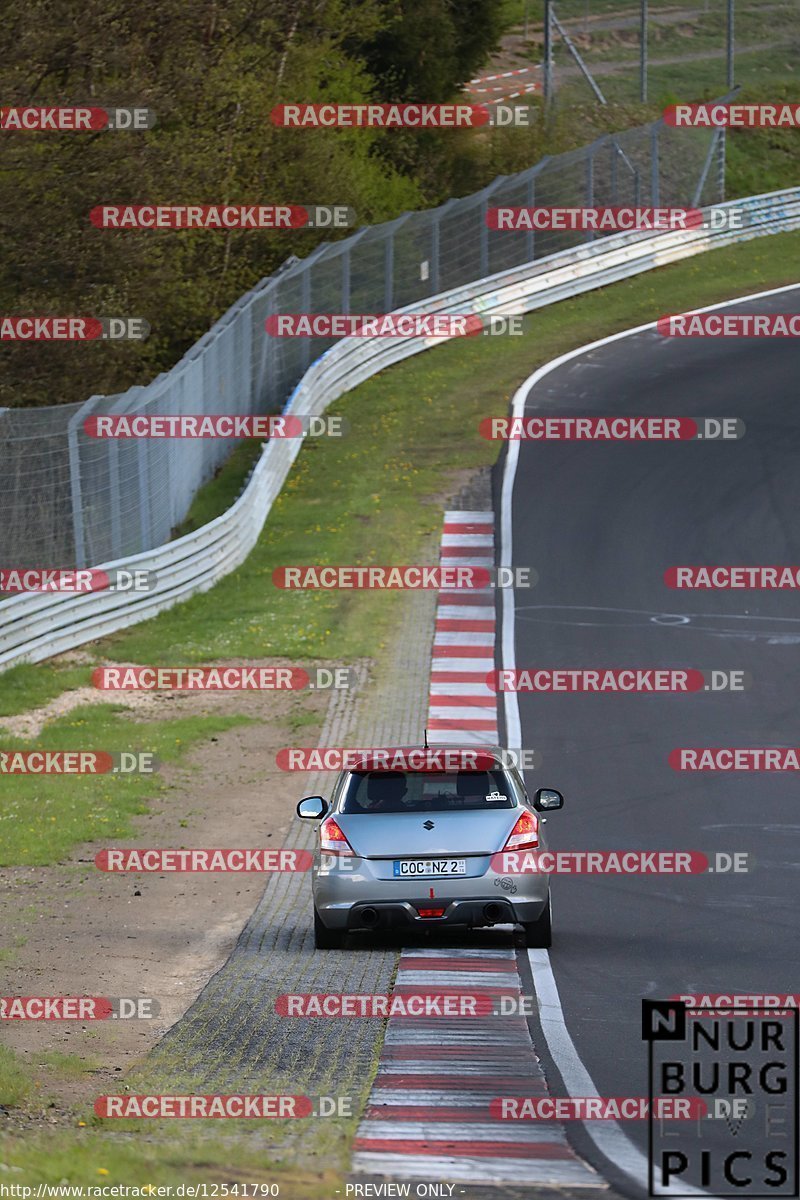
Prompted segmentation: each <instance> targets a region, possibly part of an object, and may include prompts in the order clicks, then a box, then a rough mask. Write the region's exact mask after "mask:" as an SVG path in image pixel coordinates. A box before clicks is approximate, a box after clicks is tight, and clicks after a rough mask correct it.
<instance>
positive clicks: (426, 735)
mask: <svg viewBox="0 0 800 1200" xmlns="http://www.w3.org/2000/svg"><path fill="white" fill-rule="evenodd" d="M423 733H424V735H425V747H424V748H425V749H426V750H430V746H429V745H428V730H427V729H424V730H423Z"/></svg>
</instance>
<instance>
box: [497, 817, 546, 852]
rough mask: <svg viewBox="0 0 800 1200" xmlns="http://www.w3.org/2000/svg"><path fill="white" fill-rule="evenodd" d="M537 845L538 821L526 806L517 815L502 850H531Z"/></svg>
mask: <svg viewBox="0 0 800 1200" xmlns="http://www.w3.org/2000/svg"><path fill="white" fill-rule="evenodd" d="M538 845H539V821H538V819H537V818H536V817H535V816H534V814H533V813H532V812H528V810H527V808H525V809H523V810H522V812H521V813H520V815H519V819H518V820H517V823H516V825H515V826H514V828H513V829H512V830H511V833H510V834H509V835H508V841H507V842H506V844H505V846H504V847H503V850H532V849H534V847H536V846H538Z"/></svg>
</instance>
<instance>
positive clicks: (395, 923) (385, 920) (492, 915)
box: [317, 892, 547, 932]
mask: <svg viewBox="0 0 800 1200" xmlns="http://www.w3.org/2000/svg"><path fill="white" fill-rule="evenodd" d="M546 904H547V893H546V892H545V895H544V897H543V898H542V899H538V898H537V899H523V900H518V899H517V898H516V897H515V898H514V900H513V901H512V900H510V899H508V898H507V897H505V896H503V895H502V894H501V895H498V896H497V897H488V898H487V897H486V896H482V897H466V898H462V897H459V898H446V897H438V896H437V897H436V899H435V900H429V899H425V898H419V899H411V900H376V901H375V902H374V903H370V902H367V901H363V902H362V901H359V902H357V903H355V904H349V905H342V904H330V905H324V906H319V905H318V906H317V911H318V912H319V915H320V918H321V920H322V922H323V924H324V925H326V926H327V927H328V928H329V929H346V930H348V931H351V932H366V931H368V930H388V929H408V928H410V927H414V926H416V927H417V928H420V927H424V928H427V929H432V928H435V927H438V926H443V925H444V926H452V925H457V926H462V927H464V926H466V927H468V928H477V927H480V926H487V925H514V924H517V923H518V922H525V921H535V920H536V919H537V918H538V917H539V916H540V915H541V913H542V911H543V910H544V908H545V906H546ZM434 905H435V906H436V907H437V908H442V907H443V908H444V913H443V914H442V916H441V917H421V916H420V915H419V909H421V908H430V907H432V906H434Z"/></svg>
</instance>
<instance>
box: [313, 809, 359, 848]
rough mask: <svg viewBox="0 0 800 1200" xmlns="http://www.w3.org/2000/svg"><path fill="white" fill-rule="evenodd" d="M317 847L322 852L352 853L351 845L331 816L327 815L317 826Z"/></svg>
mask: <svg viewBox="0 0 800 1200" xmlns="http://www.w3.org/2000/svg"><path fill="white" fill-rule="evenodd" d="M319 848H320V850H321V851H322V853H323V854H352V853H353V847H352V846H351V845H350V843H349V842H348V840H347V838H346V837H345V836H344V834H343V833H342V831H341V829H340V828H339V826H338V825H337V824H336V822H335V821H334V819H333V817H328V818H327V820H325V821H323V822H322V824H321V825H320V827H319Z"/></svg>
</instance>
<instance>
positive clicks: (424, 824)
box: [422, 821, 434, 829]
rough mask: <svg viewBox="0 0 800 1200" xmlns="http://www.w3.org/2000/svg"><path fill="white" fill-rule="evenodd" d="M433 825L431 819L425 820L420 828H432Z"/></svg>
mask: <svg viewBox="0 0 800 1200" xmlns="http://www.w3.org/2000/svg"><path fill="white" fill-rule="evenodd" d="M433 827H434V825H433V821H425V822H423V825H422V828H423V829H433Z"/></svg>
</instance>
